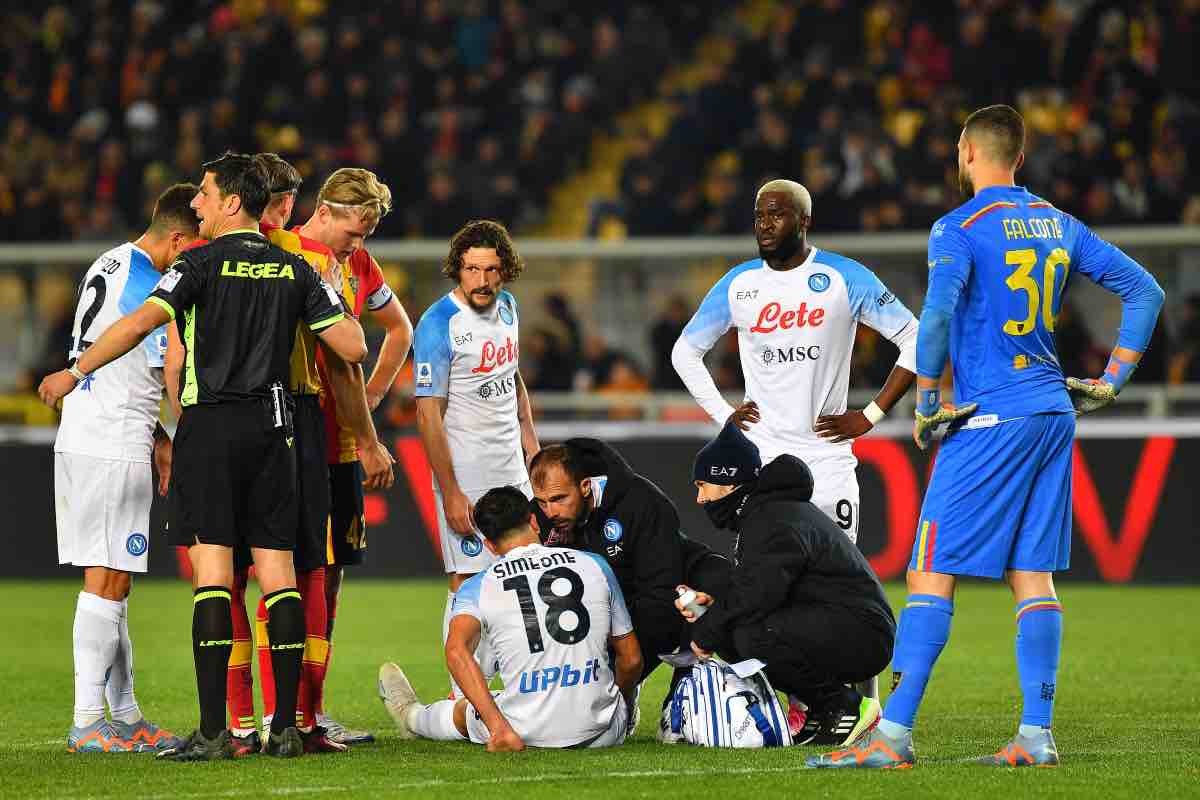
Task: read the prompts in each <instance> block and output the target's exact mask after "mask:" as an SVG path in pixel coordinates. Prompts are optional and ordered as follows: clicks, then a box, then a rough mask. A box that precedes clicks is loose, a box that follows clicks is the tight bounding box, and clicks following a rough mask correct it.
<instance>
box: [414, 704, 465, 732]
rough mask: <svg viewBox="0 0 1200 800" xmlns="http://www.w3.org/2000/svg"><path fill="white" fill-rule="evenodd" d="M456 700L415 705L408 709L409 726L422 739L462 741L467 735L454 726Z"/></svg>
mask: <svg viewBox="0 0 1200 800" xmlns="http://www.w3.org/2000/svg"><path fill="white" fill-rule="evenodd" d="M455 702H457V701H455V700H439V701H437V702H436V703H434V704H432V705H428V706H422V705H415V706H413V707H412V708H410V709H409V710H408V727H409V729H410V730H412V732H413V733H415V734H416V735H417V736H420V737H421V738H422V739H433V740H434V741H438V742H461V741H463V740H464V739H466V738H467V737H465V736H463V735H462V734H461V733H459V732H458V728H456V727H454V704H455Z"/></svg>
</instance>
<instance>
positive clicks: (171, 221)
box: [150, 183, 200, 236]
mask: <svg viewBox="0 0 1200 800" xmlns="http://www.w3.org/2000/svg"><path fill="white" fill-rule="evenodd" d="M198 191H200V188H199V187H198V186H196V184H194V183H176V184H174V185H172V186H168V187H167V188H166V190H165V191H164V192H163V193H162V194H160V195H159V196H158V199H157V200H155V201H154V213H153V214H152V215H151V216H150V228H151V229H152V230H153V231H154V232H155V233H167V232H169V231H182V232H183V233H190V234H191V235H193V236H199V235H200V220H199V219H198V218H197V217H196V212H195V211H193V210H192V200H194V199H195V198H196V192H198Z"/></svg>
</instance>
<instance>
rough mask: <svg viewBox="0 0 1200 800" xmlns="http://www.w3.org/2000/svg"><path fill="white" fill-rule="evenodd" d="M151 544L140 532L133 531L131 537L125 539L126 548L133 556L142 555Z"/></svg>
mask: <svg viewBox="0 0 1200 800" xmlns="http://www.w3.org/2000/svg"><path fill="white" fill-rule="evenodd" d="M149 546H150V544H149V542H147V541H146V537H145V536H143V535H142V534H140V533H131V534H129V538H128V539H126V540H125V549H126V550H128V551H129V555H131V556H140V555H142V554H144V553H145V552H146V549H147V548H148V547H149Z"/></svg>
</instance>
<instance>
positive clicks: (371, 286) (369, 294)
mask: <svg viewBox="0 0 1200 800" xmlns="http://www.w3.org/2000/svg"><path fill="white" fill-rule="evenodd" d="M331 266H332V265H331ZM323 274H324V276H325V280H326V281H328V282H330V283H331V285H333V288H334V289H335V290H336V291H337V292H338V293H340V294H341V295H342V297H343V299H345V301H346V305H347V307H349V309H350V310H351V311H352V312H353V314H354V317H355V319H358V318H359V317H361V316H362V312H363V309H364V308H368V309H370V310H378V309H380V308H383V306H384V305H386V304H387V303H388V302H390V301H391V297H392V296H391V292H390V291H389V290H388V289H387V283H386V282H385V281H384V279H383V270H381V269H380V268H379V263H378V262H377V261H375V259H374V258H372V257H371V254H370V253H368V252H367V251H366V250H364V249H359V250H355V251H354V254H353V255H351V256H350V258H349V259H347V261H346V263H345V264H344V265H342V269H341V278H342V280H341V285H340V286H338V285H336V283H334V282H333V281H330V278H331V277H332V276H331V272H325V273H323ZM317 367H318V369H319V371H320V375H321V381H322V385H324V386H328V385H329V381H328V378H327V374H326V371H325V359H324V356H323V355H322V354H321V353H318V354H317ZM321 409H322V410H323V411H324V412H325V434H326V446H325V451H326V453H327V454H328V455H329V463H330V464H348V463H351V462H354V461H357V460H358V444H357V442H356V441H355V439H354V434H353V433H352V432H351V431H350V429H349V428H348V427H346V426H345V425H341V424H339V422H338V418H337V401H336V400H335V399H334V397H333V392H330V391H323V392H321Z"/></svg>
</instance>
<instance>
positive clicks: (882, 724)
mask: <svg viewBox="0 0 1200 800" xmlns="http://www.w3.org/2000/svg"><path fill="white" fill-rule="evenodd" d="M879 732H880V733H882V734H883V735H884V736H886V737H888V738H889V739H903V738H904V737H905V736H908V735H909V734H911V733H912V728H906V727H904V726H903V725H901V724H900V723H899V722H892V721H891V720H890V719H884V718H883V717H880V718H879Z"/></svg>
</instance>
